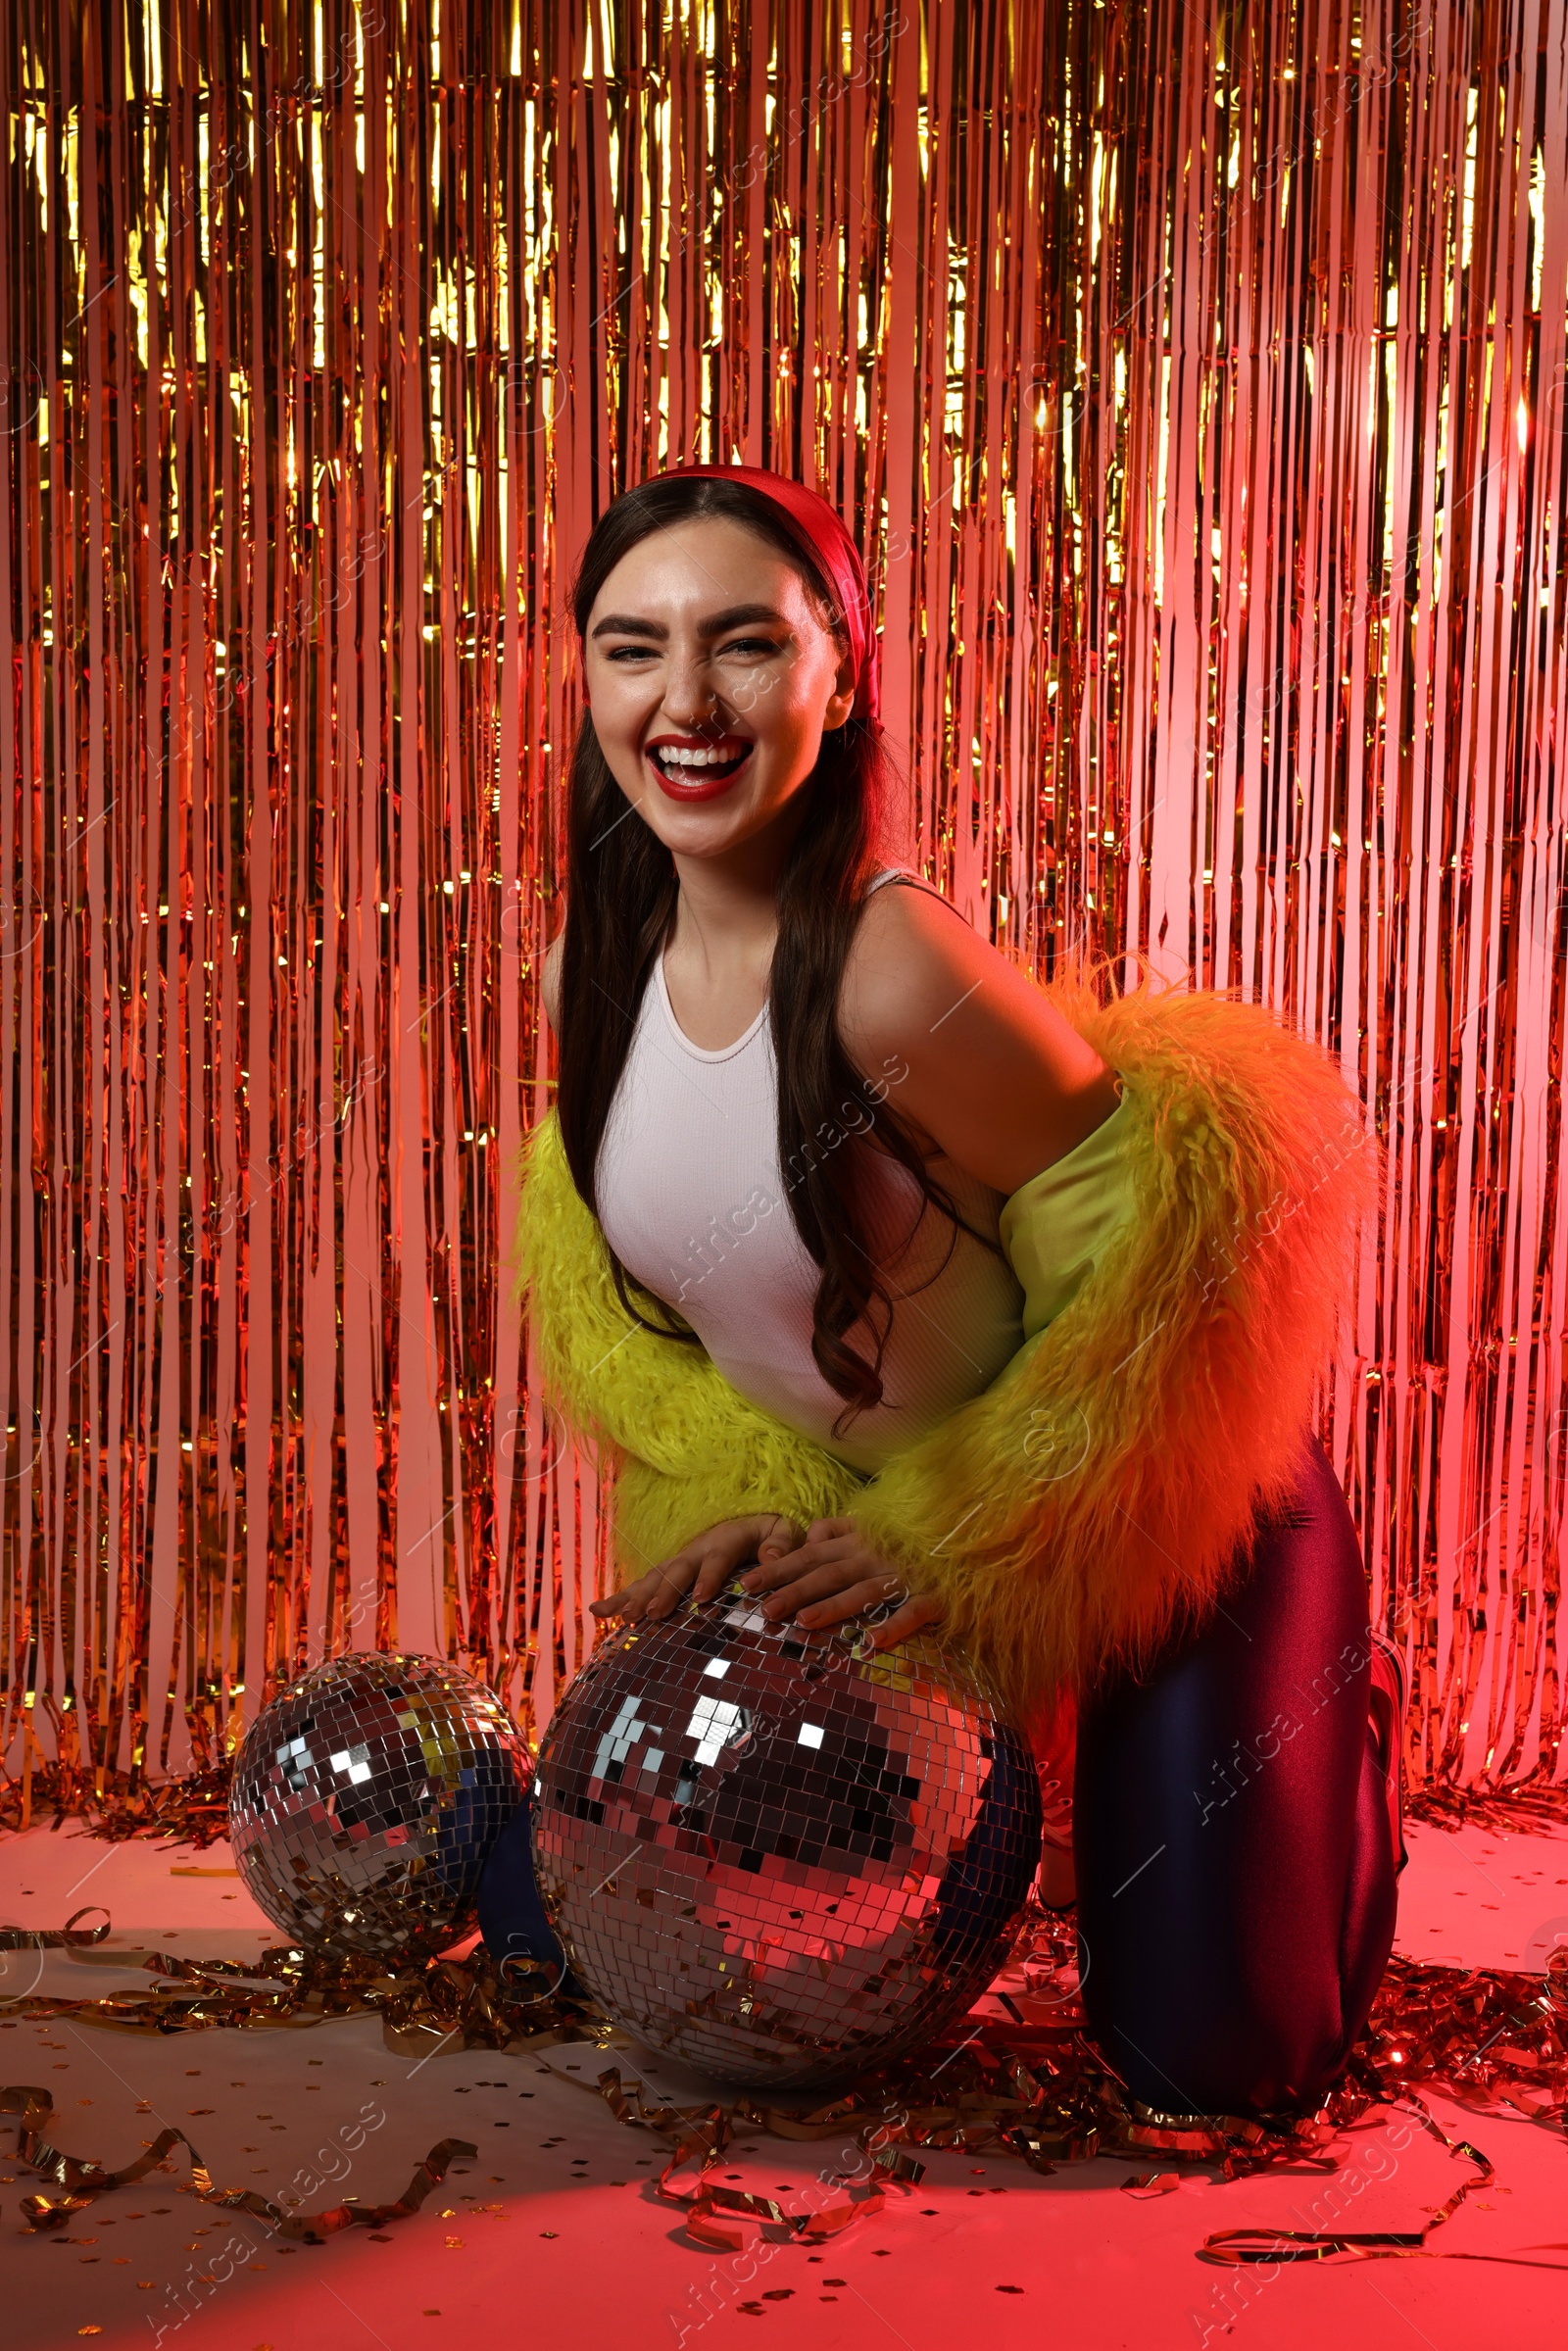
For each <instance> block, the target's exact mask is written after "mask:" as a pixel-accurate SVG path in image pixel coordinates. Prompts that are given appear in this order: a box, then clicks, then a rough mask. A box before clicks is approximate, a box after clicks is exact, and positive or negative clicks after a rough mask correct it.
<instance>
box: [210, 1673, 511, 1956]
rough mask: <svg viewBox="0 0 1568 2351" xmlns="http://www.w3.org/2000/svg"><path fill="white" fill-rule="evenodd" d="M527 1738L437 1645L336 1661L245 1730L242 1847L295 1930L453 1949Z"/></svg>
mask: <svg viewBox="0 0 1568 2351" xmlns="http://www.w3.org/2000/svg"><path fill="white" fill-rule="evenodd" d="M530 1776H531V1769H530V1762H529V1756H528V1749H527V1747H526V1745H525V1744H524V1742H523V1739H522V1737H521V1735H520V1733H519V1732H518V1731H517V1730H516V1729H515V1726H514V1724H513V1722H512V1719H511V1717H510V1716H509V1714H508V1713H507V1710H506V1708H505V1707H504V1706H503V1705H502V1703H501V1701H500V1699H499V1698H497V1697H496V1696H495V1695H494V1694H493V1693H492V1692H491V1691H490V1690H486V1689H485V1688H484V1687H483V1685H482V1684H481V1683H478V1682H475V1681H474V1680H473V1679H472V1678H471V1677H470V1676H469V1675H467V1674H464V1673H459V1672H458V1670H457V1669H456V1667H454V1666H450V1665H443V1664H439V1663H437V1661H436V1660H435V1659H433V1658H430V1657H397V1656H382V1655H362V1656H353V1657H335V1658H333V1659H332V1660H331V1661H330V1662H329V1663H328V1664H326V1665H319V1666H317V1667H316V1668H315V1669H314V1671H312V1672H310V1673H308V1674H304V1675H302V1676H301V1678H300V1680H299V1681H297V1682H294V1683H291V1684H290V1686H289V1688H288V1689H287V1690H282V1691H280V1692H279V1694H278V1695H277V1696H276V1697H275V1698H274V1699H273V1700H272V1702H271V1704H270V1706H268V1707H266V1708H264V1709H263V1711H262V1713H261V1714H260V1715H258V1717H257V1719H256V1721H255V1722H254V1723H253V1724H252V1726H251V1729H250V1731H249V1732H248V1734H247V1735H246V1738H245V1741H244V1744H243V1745H242V1746H241V1748H240V1751H239V1759H238V1762H237V1764H236V1766H235V1771H234V1782H233V1788H232V1789H231V1791H230V1795H229V1836H230V1838H231V1839H232V1842H233V1846H234V1859H235V1860H236V1862H237V1863H238V1864H239V1872H240V1876H241V1877H242V1878H243V1879H244V1881H245V1883H246V1885H247V1886H248V1887H249V1888H250V1891H251V1893H252V1894H253V1895H254V1897H255V1899H256V1900H257V1902H258V1903H260V1905H261V1907H262V1909H263V1910H265V1911H266V1913H267V1915H268V1917H269V1918H270V1919H272V1920H274V1921H275V1923H276V1924H277V1925H278V1926H279V1927H281V1928H282V1929H283V1931H284V1933H285V1934H286V1935H289V1937H290V1938H291V1940H293V1941H295V1942H298V1943H301V1944H303V1945H304V1946H306V1947H307V1948H309V1949H312V1950H316V1951H325V1952H339V1953H341V1952H348V1951H357V1952H364V1953H367V1954H368V1955H369V1956H370V1957H371V1958H375V1959H385V1960H389V1961H392V1962H394V1963H395V1962H400V1961H417V1960H423V1959H427V1958H430V1957H431V1956H432V1955H433V1954H434V1953H435V1952H437V1951H442V1950H445V1949H446V1948H447V1947H448V1946H449V1945H450V1944H451V1943H453V1942H455V1941H456V1940H457V1939H458V1938H459V1936H460V1935H462V1933H463V1931H464V1929H465V1927H466V1926H467V1925H469V1924H470V1923H471V1920H472V1917H473V1897H474V1889H475V1887H476V1886H477V1885H478V1881H479V1872H480V1870H481V1869H482V1868H483V1866H484V1862H485V1857H486V1855H487V1854H488V1853H489V1851H490V1848H491V1846H492V1845H493V1844H494V1843H495V1841H496V1839H497V1838H498V1837H500V1835H501V1832H502V1830H503V1829H504V1828H505V1827H506V1825H507V1823H508V1821H509V1820H510V1819H511V1818H512V1816H513V1814H514V1813H515V1811H516V1809H517V1806H518V1804H519V1803H520V1802H521V1800H522V1798H523V1796H524V1795H525V1794H526V1793H527V1789H528V1783H529V1779H530Z"/></svg>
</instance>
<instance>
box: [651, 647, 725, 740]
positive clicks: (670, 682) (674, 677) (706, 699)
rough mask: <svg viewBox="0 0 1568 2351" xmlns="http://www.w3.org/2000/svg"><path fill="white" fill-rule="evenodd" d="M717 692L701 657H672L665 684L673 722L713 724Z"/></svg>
mask: <svg viewBox="0 0 1568 2351" xmlns="http://www.w3.org/2000/svg"><path fill="white" fill-rule="evenodd" d="M717 708H718V696H717V694H716V693H715V691H714V689H713V685H712V681H711V678H710V677H709V675H708V672H707V668H706V666H705V664H704V663H703V662H702V661H672V662H671V664H670V667H669V670H668V672H667V674H666V678H665V684H664V709H665V711H666V712H667V714H668V717H669V720H670V723H671V725H673V726H701V725H704V724H705V723H706V724H709V725H711V723H712V720H713V717H714V714H715V712H716V710H717Z"/></svg>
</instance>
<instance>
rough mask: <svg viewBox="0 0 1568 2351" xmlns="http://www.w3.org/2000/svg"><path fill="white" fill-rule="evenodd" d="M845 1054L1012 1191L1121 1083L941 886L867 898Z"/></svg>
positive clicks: (984, 1178)
mask: <svg viewBox="0 0 1568 2351" xmlns="http://www.w3.org/2000/svg"><path fill="white" fill-rule="evenodd" d="M839 1025H840V1032H841V1034H842V1036H843V1039H844V1045H845V1050H846V1052H847V1053H849V1055H850V1058H851V1060H852V1061H853V1062H854V1063H855V1064H856V1066H857V1068H858V1069H859V1071H860V1072H861V1074H862V1075H863V1076H872V1074H873V1073H877V1074H876V1076H875V1079H874V1082H876V1083H878V1084H879V1085H885V1084H887V1078H886V1075H885V1072H886V1071H887V1070H889V1069H899V1070H902V1069H905V1068H907V1072H908V1074H907V1077H902V1076H901V1077H900V1078H898V1079H897V1080H896V1081H895V1084H894V1086H893V1088H892V1090H891V1092H890V1096H889V1099H890V1100H891V1101H892V1102H893V1103H894V1104H895V1106H896V1107H897V1109H898V1111H899V1113H900V1114H901V1116H902V1117H903V1118H904V1120H905V1121H906V1123H907V1125H908V1126H909V1127H910V1128H911V1129H913V1131H914V1132H915V1134H916V1135H917V1137H919V1138H922V1139H923V1140H924V1141H927V1142H929V1143H932V1144H934V1145H935V1146H936V1147H937V1149H938V1150H939V1151H942V1152H944V1153H945V1154H946V1156H947V1157H948V1158H950V1159H952V1160H953V1161H954V1162H955V1163H956V1165H957V1166H959V1167H961V1168H963V1169H965V1170H966V1172H967V1173H968V1174H970V1175H972V1176H977V1177H978V1178H979V1180H980V1181H981V1182H982V1183H984V1184H989V1185H990V1186H991V1187H992V1188H993V1190H995V1191H997V1192H1001V1193H1004V1194H1011V1193H1014V1192H1016V1191H1017V1190H1018V1188H1019V1186H1020V1185H1022V1184H1027V1183H1028V1181H1029V1179H1030V1177H1031V1176H1036V1175H1039V1174H1040V1173H1041V1171H1042V1169H1044V1168H1047V1167H1050V1166H1051V1165H1052V1164H1053V1163H1054V1161H1055V1160H1057V1159H1060V1158H1063V1157H1065V1155H1066V1153H1067V1152H1068V1151H1071V1150H1073V1149H1074V1147H1075V1146H1076V1145H1077V1144H1080V1143H1082V1142H1083V1141H1084V1139H1085V1137H1086V1136H1088V1135H1092V1134H1093V1133H1094V1131H1095V1129H1096V1128H1097V1127H1098V1126H1101V1125H1103V1123H1104V1121H1105V1120H1106V1119H1107V1118H1108V1117H1109V1116H1110V1113H1111V1111H1112V1110H1114V1108H1115V1107H1116V1102H1117V1095H1118V1089H1117V1084H1116V1080H1115V1078H1114V1076H1113V1075H1112V1073H1111V1071H1110V1070H1109V1069H1108V1068H1107V1067H1106V1065H1105V1063H1104V1062H1103V1060H1102V1059H1101V1057H1100V1055H1099V1054H1098V1053H1096V1052H1095V1050H1094V1048H1093V1047H1092V1046H1090V1045H1086V1044H1085V1042H1084V1040H1083V1039H1082V1038H1081V1037H1080V1036H1079V1035H1078V1034H1077V1032H1076V1030H1074V1029H1073V1028H1071V1027H1070V1026H1069V1025H1068V1023H1067V1022H1066V1021H1065V1020H1064V1019H1063V1018H1062V1016H1061V1014H1060V1013H1059V1012H1058V1011H1057V1010H1056V1009H1055V1007H1054V1005H1053V1004H1048V1003H1047V1001H1046V999H1045V997H1044V996H1043V995H1042V994H1041V992H1040V990H1039V988H1037V987H1036V986H1035V984H1034V982H1033V981H1032V980H1030V979H1028V978H1026V977H1025V975H1024V974H1023V973H1022V972H1021V971H1019V970H1017V969H1016V968H1015V966H1014V965H1012V964H1011V963H1009V962H1008V961H1007V959H1006V957H1005V955H999V954H998V953H997V950H996V949H995V948H994V947H992V946H991V945H990V943H989V941H987V940H984V939H982V938H980V937H979V936H978V934H977V933H976V932H974V931H973V930H971V929H970V927H969V925H968V923H967V922H965V921H964V919H963V917H962V916H961V915H959V914H957V913H956V912H955V910H954V909H953V907H951V906H947V905H945V904H944V903H943V902H942V901H941V900H939V899H937V898H935V897H934V896H933V895H932V894H931V893H930V892H929V891H926V890H914V889H907V888H904V887H901V886H900V885H899V884H898V883H890V884H888V885H887V886H886V887H885V888H883V889H881V890H878V891H877V892H876V893H875V894H874V895H873V896H872V897H871V898H870V899H869V900H868V902H867V904H866V906H865V910H864V912H863V914H862V915H861V918H860V925H859V929H858V932H857V933H856V938H855V944H854V946H853V948H852V949H851V951H850V960H849V963H848V966H847V968H846V971H845V976H844V986H843V990H842V993H841V995H840V1000H839Z"/></svg>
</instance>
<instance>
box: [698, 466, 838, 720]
mask: <svg viewBox="0 0 1568 2351" xmlns="http://www.w3.org/2000/svg"><path fill="white" fill-rule="evenodd" d="M692 474H697V475H701V476H702V477H704V478H705V479H706V480H709V481H738V482H744V483H745V484H746V486H747V488H748V489H751V490H757V491H760V493H761V495H762V497H764V498H766V499H769V500H770V501H771V502H772V504H773V505H774V506H776V507H777V508H778V510H779V512H780V513H781V514H783V516H784V518H785V520H786V521H787V522H789V523H791V524H793V526H794V529H795V531H796V533H797V535H798V536H799V537H800V538H803V539H804V540H805V541H806V543H807V545H808V547H809V549H810V551H811V554H812V556H813V557H814V558H815V560H816V565H817V568H818V570H819V571H820V572H821V574H822V577H823V578H824V579H825V580H826V582H827V584H828V586H829V587H830V588H831V589H832V591H833V594H834V596H835V598H836V599H837V602H838V607H839V610H840V612H842V613H843V614H844V626H845V630H846V632H847V634H848V636H849V641H850V657H851V659H852V660H853V661H854V663H855V679H856V685H855V711H854V715H855V716H856V717H857V718H862V719H864V720H865V721H866V722H867V724H868V725H871V726H874V725H875V724H876V723H877V715H878V708H879V700H878V692H877V687H878V676H877V641H876V631H875V630H874V629H873V627H872V626H871V598H870V594H869V592H868V590H867V588H866V584H865V566H864V564H863V563H861V561H860V551H859V549H858V547H857V546H856V544H855V541H854V540H853V539H852V538H851V536H850V534H849V532H848V531H847V530H846V529H845V527H844V523H843V521H842V520H841V518H840V516H839V515H838V514H837V513H836V512H835V510H834V509H833V508H832V507H830V506H829V505H828V502H827V500H826V499H825V498H821V497H819V496H818V495H817V493H816V491H815V490H809V489H808V488H807V487H806V485H805V483H804V482H798V481H791V480H790V478H789V476H788V475H787V474H784V473H769V472H768V470H767V469H766V467H765V466H762V465H680V466H677V467H676V468H675V470H674V472H673V474H672V475H670V476H668V477H667V478H670V479H673V480H676V481H678V480H680V479H681V478H682V477H683V476H690V475H692Z"/></svg>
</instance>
